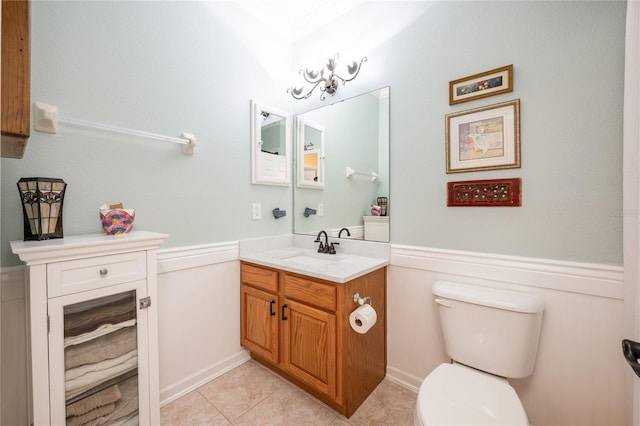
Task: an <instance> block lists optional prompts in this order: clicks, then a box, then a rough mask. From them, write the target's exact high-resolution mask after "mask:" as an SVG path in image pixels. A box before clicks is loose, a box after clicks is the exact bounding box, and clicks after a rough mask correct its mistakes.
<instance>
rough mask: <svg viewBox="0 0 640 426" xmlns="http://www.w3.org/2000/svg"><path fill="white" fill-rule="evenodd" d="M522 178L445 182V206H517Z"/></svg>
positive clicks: (519, 204)
mask: <svg viewBox="0 0 640 426" xmlns="http://www.w3.org/2000/svg"><path fill="white" fill-rule="evenodd" d="M521 184H522V179H520V178H513V179H486V180H467V181H459V182H447V207H465V206H466V207H519V206H521V205H522V204H521V199H520V187H521Z"/></svg>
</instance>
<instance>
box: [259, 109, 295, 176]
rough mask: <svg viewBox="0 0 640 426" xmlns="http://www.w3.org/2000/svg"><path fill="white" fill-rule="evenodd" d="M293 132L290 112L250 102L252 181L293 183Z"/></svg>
mask: <svg viewBox="0 0 640 426" xmlns="http://www.w3.org/2000/svg"><path fill="white" fill-rule="evenodd" d="M290 134H291V118H290V115H289V114H287V113H286V112H283V111H281V110H278V109H276V108H273V107H270V106H267V105H264V104H262V103H260V102H256V101H254V100H252V101H251V183H254V184H262V185H289V184H290V183H291V161H292V155H291V142H290Z"/></svg>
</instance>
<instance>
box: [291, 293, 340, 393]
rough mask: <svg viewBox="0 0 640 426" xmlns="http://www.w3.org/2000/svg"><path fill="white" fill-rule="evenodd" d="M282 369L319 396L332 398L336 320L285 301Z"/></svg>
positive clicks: (304, 306)
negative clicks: (315, 390)
mask: <svg viewBox="0 0 640 426" xmlns="http://www.w3.org/2000/svg"><path fill="white" fill-rule="evenodd" d="M285 306H286V308H285V309H284V313H285V316H286V320H285V319H284V318H283V321H282V323H283V327H284V359H283V367H284V369H286V370H287V371H288V372H289V373H291V374H292V375H294V376H295V377H297V378H299V379H300V380H302V381H304V382H305V383H307V384H309V385H311V386H313V387H314V388H316V389H318V390H319V391H321V392H322V393H324V394H326V395H328V396H330V397H331V398H335V397H336V358H337V354H336V316H335V315H334V314H331V313H328V312H325V311H322V310H320V309H316V308H312V307H310V306H307V305H304V304H301V303H298V302H295V301H293V300H288V299H287V300H286V301H285Z"/></svg>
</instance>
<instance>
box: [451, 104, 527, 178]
mask: <svg viewBox="0 0 640 426" xmlns="http://www.w3.org/2000/svg"><path fill="white" fill-rule="evenodd" d="M445 143H446V150H445V151H446V163H447V173H460V172H472V171H479V170H495V169H513V168H518V167H520V99H515V100H513V101H508V102H502V103H499V104H493V105H488V106H484V107H480V108H474V109H470V110H466V111H460V112H455V113H452V114H447V115H446V116H445Z"/></svg>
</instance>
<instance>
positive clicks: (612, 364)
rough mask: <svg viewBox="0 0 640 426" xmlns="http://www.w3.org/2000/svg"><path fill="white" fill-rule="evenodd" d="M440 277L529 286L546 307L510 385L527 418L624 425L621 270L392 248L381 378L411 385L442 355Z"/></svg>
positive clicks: (626, 371) (540, 421) (511, 287)
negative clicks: (531, 352)
mask: <svg viewBox="0 0 640 426" xmlns="http://www.w3.org/2000/svg"><path fill="white" fill-rule="evenodd" d="M438 280H448V281H458V282H463V283H468V284H477V285H484V286H490V287H497V288H505V289H509V290H515V291H522V292H527V293H534V294H537V295H539V296H540V297H542V299H543V300H544V302H545V305H546V309H545V313H544V318H543V324H542V335H541V338H540V344H539V348H538V357H537V361H536V367H535V370H534V372H533V374H532V375H531V376H530V377H528V378H526V379H522V380H513V381H511V383H512V384H513V386H514V388H515V389H516V391H517V392H518V394H519V395H520V398H521V400H522V401H523V404H524V406H525V409H526V410H527V413H528V415H529V420H530V422H531V423H532V424H556V425H559V424H574V425H577V424H580V425H602V424H610V425H613V424H629V420H628V419H626V418H625V408H624V399H625V398H624V386H623V384H624V377H625V375H627V374H632V372H631V370H630V369H629V368H628V366H627V365H626V363H625V362H624V359H623V357H622V352H621V345H620V341H621V340H622V338H623V336H622V333H623V300H622V295H623V290H622V287H623V269H622V267H619V266H609V265H594V264H584V263H575V262H561V261H556V260H545V259H530V258H521V257H513V256H500V255H490V254H481V253H469V252H463V251H452V250H438V249H427V248H421V247H408V246H398V245H392V246H391V266H390V267H389V272H388V288H387V295H388V296H387V313H388V314H387V315H388V318H387V333H388V337H387V342H388V346H387V350H388V356H387V359H388V368H387V374H388V378H389V379H390V380H392V381H395V382H397V383H400V384H403V385H405V386H407V387H409V388H411V389H413V390H417V388H418V387H419V385H420V383H421V382H422V380H423V379H424V377H426V376H427V374H428V373H429V372H431V371H432V370H433V369H434V368H435V367H437V366H438V365H439V364H440V363H442V362H449V358H448V357H447V356H446V354H445V352H444V348H443V344H442V337H441V334H440V329H439V326H438V319H437V316H436V312H435V307H434V303H433V302H432V300H433V296H432V294H431V288H432V286H433V284H434V283H435V282H436V281H438Z"/></svg>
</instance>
